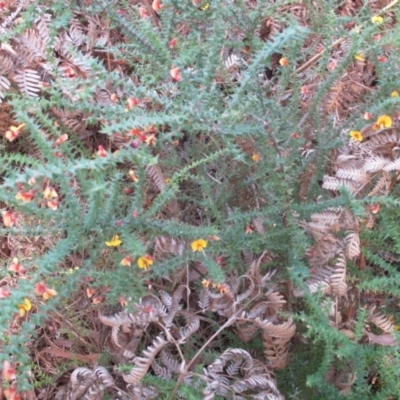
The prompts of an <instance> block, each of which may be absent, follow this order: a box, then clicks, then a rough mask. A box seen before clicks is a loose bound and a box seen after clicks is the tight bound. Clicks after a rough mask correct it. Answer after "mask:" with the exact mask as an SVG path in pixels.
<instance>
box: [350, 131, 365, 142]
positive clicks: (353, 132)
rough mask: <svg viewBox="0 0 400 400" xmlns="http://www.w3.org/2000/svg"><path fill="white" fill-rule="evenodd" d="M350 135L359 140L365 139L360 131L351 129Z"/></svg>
mask: <svg viewBox="0 0 400 400" xmlns="http://www.w3.org/2000/svg"><path fill="white" fill-rule="evenodd" d="M350 136H351V137H352V139H354V140H357V141H358V142H362V141H363V139H364V138H363V135H362V134H361V132H360V131H351V132H350Z"/></svg>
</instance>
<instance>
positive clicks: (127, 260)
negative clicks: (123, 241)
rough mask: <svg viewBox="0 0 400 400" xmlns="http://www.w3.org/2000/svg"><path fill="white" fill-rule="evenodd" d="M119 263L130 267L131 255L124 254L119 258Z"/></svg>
mask: <svg viewBox="0 0 400 400" xmlns="http://www.w3.org/2000/svg"><path fill="white" fill-rule="evenodd" d="M121 265H122V266H123V267H130V266H131V265H132V257H131V256H126V257H124V258H123V259H122V260H121Z"/></svg>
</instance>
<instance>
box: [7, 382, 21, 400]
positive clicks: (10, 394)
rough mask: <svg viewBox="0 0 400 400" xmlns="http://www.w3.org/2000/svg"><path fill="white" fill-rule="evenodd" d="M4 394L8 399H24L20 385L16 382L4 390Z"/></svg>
mask: <svg viewBox="0 0 400 400" xmlns="http://www.w3.org/2000/svg"><path fill="white" fill-rule="evenodd" d="M4 396H5V397H6V399H7V400H22V395H21V394H20V393H18V387H17V384H16V383H15V382H14V383H13V384H12V385H11V386H10V387H8V388H7V389H6V390H5V391H4Z"/></svg>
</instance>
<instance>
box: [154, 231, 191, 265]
mask: <svg viewBox="0 0 400 400" xmlns="http://www.w3.org/2000/svg"><path fill="white" fill-rule="evenodd" d="M185 248H186V243H185V241H183V240H180V239H177V238H173V237H166V236H157V237H156V238H155V240H154V252H153V257H154V258H155V259H156V260H162V259H164V258H165V257H167V256H169V255H175V256H181V255H182V254H183V251H184V250H185Z"/></svg>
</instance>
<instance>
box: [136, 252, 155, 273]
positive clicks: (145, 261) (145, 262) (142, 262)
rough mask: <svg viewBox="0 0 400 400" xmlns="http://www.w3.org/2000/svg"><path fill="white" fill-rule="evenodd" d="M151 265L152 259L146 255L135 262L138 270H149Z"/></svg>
mask: <svg viewBox="0 0 400 400" xmlns="http://www.w3.org/2000/svg"><path fill="white" fill-rule="evenodd" d="M152 264H153V257H152V256H150V255H148V254H146V255H145V256H142V257H139V259H138V260H137V265H138V267H139V268H141V269H144V270H145V271H147V270H148V269H149V268H150V265H152Z"/></svg>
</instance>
